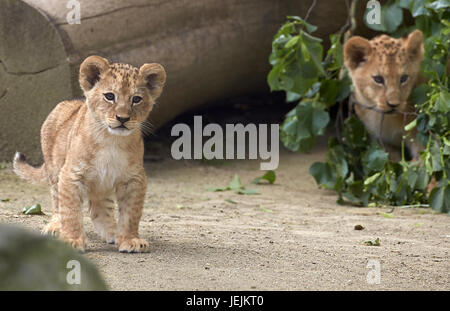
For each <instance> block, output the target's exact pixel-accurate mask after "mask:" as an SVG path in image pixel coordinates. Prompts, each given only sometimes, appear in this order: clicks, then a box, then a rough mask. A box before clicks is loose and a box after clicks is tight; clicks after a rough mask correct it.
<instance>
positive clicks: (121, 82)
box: [80, 56, 166, 136]
mask: <svg viewBox="0 0 450 311" xmlns="http://www.w3.org/2000/svg"><path fill="white" fill-rule="evenodd" d="M165 81H166V72H165V71H164V68H163V67H162V66H161V65H159V64H144V65H142V66H141V68H139V69H138V68H135V67H133V66H130V65H126V64H109V63H108V61H107V60H106V59H104V58H102V57H100V56H89V57H88V58H86V59H85V60H84V62H83V63H82V64H81V66H80V85H81V88H82V89H83V91H84V94H85V96H86V103H87V105H88V107H89V110H90V111H91V112H93V114H94V116H95V119H96V120H97V121H98V122H99V124H100V125H101V126H102V127H103V128H105V129H107V130H108V132H109V133H111V134H113V135H120V136H127V135H129V134H131V133H132V132H133V131H134V130H136V129H139V128H140V127H141V124H143V122H145V121H146V119H147V117H148V114H149V113H150V111H151V110H152V108H153V105H154V103H155V100H156V98H158V97H159V95H160V94H161V92H162V89H163V86H164V83H165Z"/></svg>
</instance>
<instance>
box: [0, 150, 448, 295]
mask: <svg viewBox="0 0 450 311" xmlns="http://www.w3.org/2000/svg"><path fill="white" fill-rule="evenodd" d="M324 156H325V151H324V149H323V148H320V147H319V148H317V149H316V150H315V152H314V153H311V154H293V153H289V152H287V151H282V153H281V161H280V166H279V168H278V170H277V171H276V173H277V181H276V184H275V185H258V186H254V185H249V184H250V181H251V180H252V179H253V178H255V177H257V176H259V175H261V172H260V171H259V170H258V168H259V162H258V161H226V162H225V161H213V162H208V163H205V162H202V161H174V160H171V159H158V160H155V159H153V160H151V161H146V169H147V174H148V177H149V179H148V191H147V197H146V202H145V209H144V216H143V219H142V221H141V227H140V233H141V236H142V237H144V238H146V239H148V241H149V242H150V244H151V251H150V252H149V253H146V254H121V253H119V252H118V251H117V250H116V248H115V247H114V246H112V245H106V244H104V243H102V242H101V241H100V240H99V237H98V236H97V234H96V233H95V232H94V229H93V226H92V223H91V221H90V219H89V217H88V216H87V214H85V224H86V231H87V234H88V238H89V244H88V251H87V252H86V253H85V256H87V257H88V258H89V259H91V260H92V261H93V262H94V263H95V264H96V265H97V266H98V268H99V269H100V271H101V272H102V274H103V276H104V278H105V279H106V281H107V283H108V284H109V286H110V288H111V289H114V290H450V260H449V257H450V256H449V255H450V217H449V216H448V215H442V214H436V213H434V212H433V211H431V210H430V209H427V208H422V209H400V208H396V209H394V211H393V212H392V214H391V215H392V218H387V217H385V216H383V215H381V214H380V212H383V213H388V212H390V211H391V208H388V207H384V208H378V207H377V208H357V207H349V206H339V205H337V204H336V196H335V194H334V193H332V192H328V191H325V190H320V189H318V188H317V187H316V185H315V182H314V180H313V178H312V177H311V176H310V175H309V174H308V169H309V166H310V165H311V163H313V162H314V161H317V160H321V159H323V158H324ZM234 174H239V176H240V177H241V180H242V182H243V183H244V184H246V185H248V188H255V187H256V188H257V189H258V190H259V191H260V192H261V194H259V195H239V194H235V193H234V192H232V191H228V192H210V191H207V189H208V188H210V187H214V186H225V185H227V184H228V183H229V182H230V181H231V180H232V178H233V176H234ZM5 198H8V199H10V201H9V202H0V221H1V222H3V223H11V224H19V225H22V226H24V227H28V228H30V229H32V230H35V231H39V230H40V229H41V228H42V227H43V226H44V224H45V223H46V222H47V221H48V220H49V217H50V197H49V194H48V190H47V189H46V188H45V187H40V186H31V185H28V184H26V183H25V182H23V181H21V180H19V179H18V178H16V177H15V176H14V175H13V173H12V171H11V168H10V165H7V167H6V168H4V169H2V170H0V199H5ZM230 200H231V201H233V202H235V203H230ZM35 203H41V204H42V206H43V208H44V211H45V213H46V215H45V216H25V215H22V214H21V211H22V208H23V207H24V206H29V205H32V204H35ZM355 225H362V226H363V227H364V228H365V229H364V230H360V231H358V230H355V229H354V227H355ZM376 238H379V239H380V241H381V245H380V246H366V245H364V241H367V240H375V239H376ZM371 259H374V260H378V261H379V262H380V273H381V278H380V284H368V282H367V279H366V277H367V274H368V273H369V271H370V268H367V264H368V262H369V260H371Z"/></svg>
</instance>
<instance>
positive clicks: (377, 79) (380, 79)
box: [372, 76, 384, 84]
mask: <svg viewBox="0 0 450 311" xmlns="http://www.w3.org/2000/svg"><path fill="white" fill-rule="evenodd" d="M372 78H373V81H375V83H378V84H384V78H383V77H382V76H373V77H372Z"/></svg>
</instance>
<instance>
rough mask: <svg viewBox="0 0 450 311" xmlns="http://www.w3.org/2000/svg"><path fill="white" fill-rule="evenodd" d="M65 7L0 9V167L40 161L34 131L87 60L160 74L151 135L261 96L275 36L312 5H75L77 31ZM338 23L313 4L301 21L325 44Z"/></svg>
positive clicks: (148, 1) (329, 8) (340, 17)
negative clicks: (16, 160) (94, 57)
mask: <svg viewBox="0 0 450 311" xmlns="http://www.w3.org/2000/svg"><path fill="white" fill-rule="evenodd" d="M71 2H74V1H69V0H67V1H61V0H46V1H42V0H2V1H0V62H1V63H0V108H1V111H2V116H3V118H4V119H3V120H2V122H0V160H4V159H6V160H11V158H12V156H13V154H14V152H15V151H16V150H19V151H21V152H23V153H25V154H26V155H27V156H28V158H29V159H30V160H31V162H34V163H37V162H39V161H40V160H41V153H40V148H39V130H40V125H41V124H42V122H43V121H44V119H45V117H46V115H47V114H48V113H49V112H50V110H51V109H52V108H53V107H54V106H55V105H56V104H57V103H58V102H59V101H61V100H63V99H67V98H71V97H74V96H79V95H81V91H80V88H79V86H78V77H77V75H78V66H79V64H80V62H81V61H82V60H83V59H84V58H85V57H86V56H88V55H91V54H99V55H102V56H104V57H107V58H108V59H110V60H111V61H114V62H127V63H131V64H134V65H136V66H138V65H141V64H142V63H146V62H159V63H161V64H163V65H164V66H165V67H166V70H167V74H168V79H167V85H166V88H165V91H164V93H163V96H162V97H161V98H160V100H159V105H158V107H157V108H156V109H155V110H154V112H153V113H152V115H151V116H150V121H151V122H152V123H153V124H154V126H155V128H158V127H159V126H160V125H162V124H164V123H165V122H167V121H169V120H170V119H172V118H174V117H175V116H177V115H178V114H180V113H183V112H185V111H187V110H191V109H194V108H196V107H198V106H199V105H201V104H204V103H207V102H210V101H216V100H220V99H223V98H227V97H232V96H238V95H241V94H249V93H262V92H268V87H267V83H266V75H267V73H268V71H269V69H270V67H269V64H268V57H269V54H270V50H271V40H272V38H273V35H274V34H275V32H276V31H277V29H278V28H279V27H280V25H281V24H282V23H283V21H284V20H285V17H286V16H287V15H299V16H305V15H306V12H307V10H308V8H309V6H310V5H311V3H312V1H298V0H226V1H216V0H196V1H186V0H171V1H161V0H128V1H123V0H102V1H92V0H78V2H79V3H80V8H81V11H80V12H81V23H80V24H69V23H68V21H67V19H66V17H67V16H68V14H69V17H70V16H72V15H71V14H70V13H71V11H72V10H73V9H72V8H67V5H68V4H70V3H71ZM362 2H364V1H362ZM362 2H361V1H360V3H361V5H362V6H361V8H360V11H361V9H362V7H363V6H364V3H362ZM346 17H347V12H346V7H345V5H344V2H343V1H342V0H334V1H317V5H316V7H315V8H314V9H313V11H312V12H311V14H310V16H309V19H308V21H309V22H311V23H312V24H315V25H318V26H319V30H318V31H317V35H318V36H321V37H323V38H325V37H328V35H329V34H331V33H334V32H336V31H338V30H339V29H340V27H341V26H342V25H343V24H345V21H346ZM5 119H6V120H5Z"/></svg>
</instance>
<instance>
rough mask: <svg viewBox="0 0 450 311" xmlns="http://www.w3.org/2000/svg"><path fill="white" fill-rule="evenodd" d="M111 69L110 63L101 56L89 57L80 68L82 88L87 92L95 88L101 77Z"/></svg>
mask: <svg viewBox="0 0 450 311" xmlns="http://www.w3.org/2000/svg"><path fill="white" fill-rule="evenodd" d="M108 69H109V63H108V61H107V60H106V59H104V58H103V57H100V56H96V55H93V56H89V57H88V58H86V59H85V60H84V61H83V63H82V64H81V66H80V79H79V80H80V86H81V88H82V89H83V91H85V92H87V91H89V90H90V89H92V88H93V87H94V85H95V84H96V83H97V82H98V81H99V80H100V77H101V75H102V74H103V73H105V72H106V71H107V70H108Z"/></svg>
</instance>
